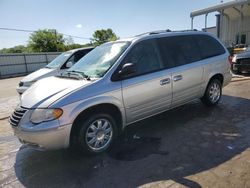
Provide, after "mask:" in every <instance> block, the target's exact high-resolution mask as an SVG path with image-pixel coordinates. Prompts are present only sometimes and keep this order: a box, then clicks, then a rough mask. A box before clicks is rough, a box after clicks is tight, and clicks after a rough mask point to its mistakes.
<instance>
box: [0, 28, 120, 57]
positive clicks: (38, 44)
mask: <svg viewBox="0 0 250 188" xmlns="http://www.w3.org/2000/svg"><path fill="white" fill-rule="evenodd" d="M117 39H118V37H117V36H116V34H115V33H114V32H113V31H112V29H106V30H105V29H101V30H96V31H95V32H94V34H93V39H92V40H91V41H90V43H87V44H76V43H74V40H73V38H72V37H67V38H64V37H63V35H62V34H60V33H58V32H57V31H56V30H55V29H42V30H38V31H36V32H33V33H32V34H31V35H30V37H29V41H28V45H27V46H23V45H19V46H14V47H13V48H3V49H1V50H0V53H27V52H56V51H60V52H63V51H68V50H72V49H76V48H83V47H89V46H98V45H101V44H102V43H105V42H109V41H114V40H117Z"/></svg>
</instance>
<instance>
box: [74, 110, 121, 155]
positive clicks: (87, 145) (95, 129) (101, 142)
mask: <svg viewBox="0 0 250 188" xmlns="http://www.w3.org/2000/svg"><path fill="white" fill-rule="evenodd" d="M77 123H78V125H77V126H79V127H80V129H79V132H78V133H77V134H78V135H77V148H78V150H80V151H82V152H84V153H86V154H99V153H102V152H105V151H107V150H108V149H109V148H110V147H111V145H112V143H113V142H114V140H115V138H116V137H117V123H116V121H115V119H114V118H113V117H112V116H110V115H109V114H106V113H95V114H94V113H91V114H90V115H89V117H88V118H86V119H85V120H84V121H78V122H77Z"/></svg>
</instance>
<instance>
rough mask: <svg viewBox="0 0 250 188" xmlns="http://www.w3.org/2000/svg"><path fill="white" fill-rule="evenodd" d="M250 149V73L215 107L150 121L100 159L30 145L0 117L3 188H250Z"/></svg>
mask: <svg viewBox="0 0 250 188" xmlns="http://www.w3.org/2000/svg"><path fill="white" fill-rule="evenodd" d="M9 80H10V82H7V83H8V84H10V85H11V84H14V85H16V84H17V83H15V82H12V79H9ZM5 81H6V80H5ZM0 84H2V80H0ZM11 87H12V86H10V88H11ZM12 88H15V87H12ZM13 93H15V92H13ZM9 97H15V96H9ZM2 98H4V97H2ZM0 104H1V106H2V105H3V104H7V101H6V102H4V100H2V102H1V103H0ZM7 106H8V105H7ZM249 146H250V77H236V78H234V79H233V81H232V82H231V84H230V85H229V86H227V87H226V88H224V90H223V97H222V100H221V102H220V104H219V105H218V106H217V107H213V108H207V107H205V106H204V105H203V104H202V103H201V102H200V101H199V100H197V101H195V102H192V103H190V104H187V105H184V106H182V107H179V108H177V109H174V110H171V111H169V112H166V113H163V114H160V115H158V116H156V117H153V118H150V119H147V120H144V121H142V122H140V123H137V124H135V125H134V126H130V127H129V128H127V129H126V131H125V133H124V134H123V137H122V138H121V139H120V140H119V141H118V142H117V143H116V145H115V146H114V148H113V149H112V150H111V151H110V152H108V153H104V154H102V155H99V156H91V157H90V156H88V157H87V156H81V155H79V154H78V153H72V152H69V151H67V150H58V151H46V152H39V151H35V150H32V149H30V148H27V147H26V146H21V144H20V143H19V142H18V140H17V139H16V138H15V137H14V136H13V133H12V130H11V128H10V126H9V124H8V122H7V119H3V120H0V187H2V186H3V187H5V186H6V187H138V186H141V187H171V188H172V187H250V178H249V177H250V149H249Z"/></svg>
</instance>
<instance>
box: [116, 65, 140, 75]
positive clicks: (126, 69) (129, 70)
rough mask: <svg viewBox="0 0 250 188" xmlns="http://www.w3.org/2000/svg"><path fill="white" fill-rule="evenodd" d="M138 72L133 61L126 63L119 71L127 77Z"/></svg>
mask: <svg viewBox="0 0 250 188" xmlns="http://www.w3.org/2000/svg"><path fill="white" fill-rule="evenodd" d="M135 72H136V67H135V65H134V64H133V63H125V64H124V65H123V66H122V69H121V70H120V71H119V75H120V76H121V77H127V76H130V75H131V74H134V73H135Z"/></svg>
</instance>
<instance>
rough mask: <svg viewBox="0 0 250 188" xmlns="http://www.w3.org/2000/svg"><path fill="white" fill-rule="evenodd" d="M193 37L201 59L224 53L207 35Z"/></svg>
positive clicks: (214, 40) (217, 43)
mask: <svg viewBox="0 0 250 188" xmlns="http://www.w3.org/2000/svg"><path fill="white" fill-rule="evenodd" d="M193 37H194V40H195V41H196V43H197V45H198V47H199V49H200V53H201V56H202V59H206V58H209V57H213V56H217V55H221V54H224V53H225V49H224V48H223V46H222V45H221V44H220V43H219V42H218V41H217V40H216V39H214V38H213V37H210V36H207V35H194V36H193Z"/></svg>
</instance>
